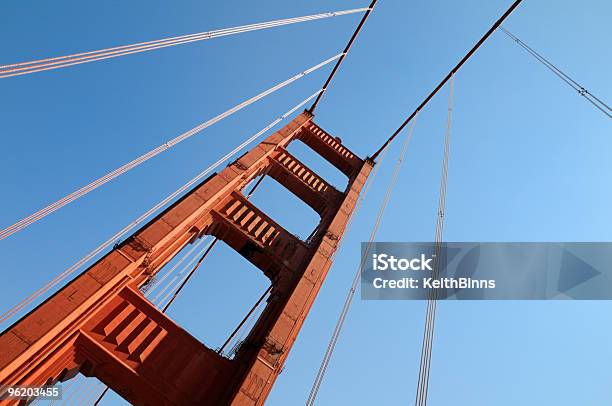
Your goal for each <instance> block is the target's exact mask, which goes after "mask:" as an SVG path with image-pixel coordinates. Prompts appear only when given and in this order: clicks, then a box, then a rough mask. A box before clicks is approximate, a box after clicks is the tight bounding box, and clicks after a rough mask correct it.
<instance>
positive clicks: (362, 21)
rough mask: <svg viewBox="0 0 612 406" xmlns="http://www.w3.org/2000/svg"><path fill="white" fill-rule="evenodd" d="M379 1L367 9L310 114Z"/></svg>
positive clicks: (373, 1) (312, 107) (311, 107)
mask: <svg viewBox="0 0 612 406" xmlns="http://www.w3.org/2000/svg"><path fill="white" fill-rule="evenodd" d="M377 1H378V0H372V2H371V3H370V6H369V7H368V8H367V9H366V10H367V11H366V12H365V14H364V15H363V17H362V18H361V21H360V22H359V24H358V25H357V28H356V29H355V32H353V35H352V36H351V38H350V39H349V42H348V44H346V47H345V48H344V51H343V52H342V57H341V58H340V59H338V62H336V66H334V69H332V71H331V73H330V74H329V77H328V78H327V80H326V81H325V84H324V85H323V91H322V92H321V93H319V96H317V99H316V100H315V101H314V103H313V104H312V106H310V109H308V111H309V112H310V113H313V114H314V111H315V109H316V108H317V104H319V100H321V97H323V94H324V93H325V91H326V90H327V87H328V86H329V83H330V82H331V81H332V79H333V78H334V75H335V74H336V72H337V71H338V68H339V67H340V65H341V64H342V61H344V58H345V57H346V55H347V54H348V52H349V50H350V49H351V46H352V45H353V42H355V39H356V38H357V35H359V31H361V28H362V27H363V25H364V24H365V22H366V20H367V19H368V17H369V16H370V13H371V12H372V10H374V6H376V2H377Z"/></svg>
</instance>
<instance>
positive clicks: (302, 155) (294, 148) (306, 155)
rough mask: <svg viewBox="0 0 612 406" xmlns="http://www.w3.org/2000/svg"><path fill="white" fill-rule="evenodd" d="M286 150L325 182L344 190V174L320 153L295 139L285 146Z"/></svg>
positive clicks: (346, 179)
mask: <svg viewBox="0 0 612 406" xmlns="http://www.w3.org/2000/svg"><path fill="white" fill-rule="evenodd" d="M287 151H289V153H291V154H292V155H294V156H295V157H296V158H297V159H299V160H300V161H301V162H303V163H304V164H306V166H308V168H310V169H311V170H313V171H314V172H315V173H316V174H317V175H319V176H320V177H322V178H323V179H324V180H325V181H326V182H327V183H329V184H330V185H332V186H333V187H335V188H336V189H338V191H340V192H344V190H345V189H346V186H347V185H348V178H347V177H346V175H345V174H344V173H342V172H341V171H340V170H339V169H338V168H336V167H335V166H334V165H332V164H331V163H329V161H327V160H326V159H325V158H323V157H322V156H321V155H319V154H317V153H316V152H315V151H313V150H312V149H311V148H310V147H309V146H308V145H306V144H304V143H303V142H301V141H300V140H297V141H294V142H292V143H290V144H289V145H288V146H287Z"/></svg>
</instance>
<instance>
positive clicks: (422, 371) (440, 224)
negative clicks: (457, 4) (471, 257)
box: [414, 76, 455, 406]
mask: <svg viewBox="0 0 612 406" xmlns="http://www.w3.org/2000/svg"><path fill="white" fill-rule="evenodd" d="M454 84H455V77H454V76H452V77H451V80H450V90H449V95H448V113H447V120H446V134H445V136H444V157H443V159H442V175H441V177H440V192H439V196H438V212H437V216H436V235H435V245H434V255H433V258H434V263H433V272H432V277H433V279H437V277H438V273H439V270H440V253H441V248H442V238H443V235H444V218H445V214H446V190H447V185H448V159H449V153H450V141H451V128H452V113H453V103H454ZM436 307H437V291H436V289H431V290H430V291H429V292H428V300H427V311H426V315H425V328H424V333H423V343H422V346H421V361H420V364H419V378H418V383H417V390H416V396H415V402H414V404H415V406H426V405H427V396H428V394H429V372H430V370H431V355H432V348H433V340H434V329H435V322H436Z"/></svg>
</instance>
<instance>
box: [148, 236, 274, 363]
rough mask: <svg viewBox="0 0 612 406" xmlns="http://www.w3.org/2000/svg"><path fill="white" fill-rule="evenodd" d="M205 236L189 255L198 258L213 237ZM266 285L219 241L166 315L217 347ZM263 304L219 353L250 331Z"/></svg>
mask: <svg viewBox="0 0 612 406" xmlns="http://www.w3.org/2000/svg"><path fill="white" fill-rule="evenodd" d="M205 238H207V240H206V241H205V242H204V243H203V244H201V245H200V246H199V248H198V249H196V250H195V251H194V252H193V254H192V255H191V258H194V257H195V258H199V257H200V256H201V254H202V251H203V249H205V248H206V246H207V245H208V242H212V241H213V240H214V237H212V236H210V237H205ZM187 249H189V247H187ZM196 261H197V259H196ZM186 262H189V259H188V260H186V261H185V262H184V263H186ZM192 266H193V264H192ZM192 266H190V267H189V269H191V267H192ZM270 285H271V281H270V280H269V279H268V278H267V277H266V276H265V275H264V274H263V272H262V271H261V270H260V269H258V268H257V267H256V266H254V265H253V264H252V263H250V262H249V261H248V260H246V259H245V258H244V257H242V256H241V255H240V254H239V253H237V252H236V251H234V250H233V249H232V248H231V247H229V246H227V245H226V244H225V243H224V242H223V241H221V240H219V241H217V242H216V244H215V245H214V247H213V248H212V249H211V251H210V252H209V254H208V255H207V256H206V258H205V259H204V260H203V261H202V264H201V265H200V267H199V268H198V269H197V270H196V272H195V273H194V274H193V277H192V278H191V279H190V280H189V282H188V283H187V285H185V287H184V288H183V290H182V291H181V293H180V294H179V296H178V297H177V298H176V300H175V301H174V302H173V303H172V306H171V307H170V308H169V309H168V311H167V314H168V316H169V317H170V318H172V319H173V320H174V321H175V322H176V323H177V324H179V325H181V326H183V327H185V328H186V330H187V331H189V333H190V334H192V335H193V336H194V337H196V338H197V339H198V340H199V341H201V342H202V343H204V344H205V345H206V346H207V347H209V348H210V349H212V350H217V349H220V348H221V346H223V344H224V343H225V342H226V341H227V339H228V338H229V337H230V335H231V334H232V332H233V331H234V330H235V329H236V327H237V326H238V325H239V324H240V323H241V321H242V320H243V319H244V318H245V316H247V314H248V313H249V311H250V310H251V309H252V307H253V306H254V305H255V303H256V302H257V301H258V299H260V297H261V296H262V295H263V294H264V293H265V292H266V291H267V290H268V288H269V287H270ZM154 293H155V292H154ZM265 305H266V301H265V299H264V300H263V301H262V302H261V303H260V305H259V306H258V308H257V309H256V310H255V311H254V312H253V314H252V315H251V317H250V318H249V320H247V322H246V323H245V325H244V326H243V328H241V330H240V331H239V332H238V334H237V335H236V337H234V339H233V340H231V342H230V343H229V344H228V345H226V346H225V348H224V350H223V352H222V354H223V355H225V356H228V357H229V356H230V355H231V354H232V351H231V350H232V348H233V347H234V346H235V344H237V343H239V342H240V340H241V339H244V338H245V337H246V334H248V331H249V330H250V329H248V330H247V329H246V328H248V327H249V326H252V325H253V324H254V322H255V321H256V320H257V317H258V315H259V314H260V313H261V310H263V308H264V307H265Z"/></svg>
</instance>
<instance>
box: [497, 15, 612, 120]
mask: <svg viewBox="0 0 612 406" xmlns="http://www.w3.org/2000/svg"><path fill="white" fill-rule="evenodd" d="M499 28H501V30H502V31H503V32H504V34H506V35H507V36H508V38H510V39H512V40H513V41H514V42H516V43H517V44H518V45H519V46H520V47H521V48H523V49H524V50H525V51H527V53H529V54H530V55H531V56H533V57H534V58H535V59H536V60H537V61H538V62H540V63H541V64H542V65H544V66H546V67H547V68H548V69H549V70H550V71H551V72H552V73H554V74H555V75H556V76H557V77H559V79H561V80H562V81H564V82H565V83H566V84H567V85H568V86H569V87H571V88H572V89H574V90H575V91H576V92H578V94H579V95H580V96H582V97H584V98H585V99H587V100H588V101H589V103H591V104H592V105H593V106H595V107H596V108H597V109H599V110H600V111H601V112H602V113H604V114H605V115H606V116H608V118H612V114H610V113H612V109H611V108H610V106H608V105H607V104H606V103H605V102H604V101H602V100H601V99H599V98H598V97H597V96H595V95H594V94H593V93H591V92H590V91H588V90H587V89H585V88H584V87H583V86H582V85H581V84H579V83H578V82H576V81H575V80H574V79H572V78H571V77H570V76H569V75H567V74H566V73H565V72H563V71H562V70H561V69H559V68H558V67H557V66H555V65H554V64H553V63H552V62H550V61H549V60H548V59H546V58H545V57H543V56H542V55H541V54H540V53H538V52H537V51H536V50H534V49H533V48H531V47H530V46H529V45H527V44H526V43H524V42H523V41H521V40H520V39H519V38H518V37H517V36H516V35H514V34H512V33H511V32H510V31H509V30H507V29H506V28H505V27H503V26H500V27H499Z"/></svg>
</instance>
